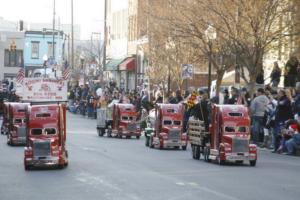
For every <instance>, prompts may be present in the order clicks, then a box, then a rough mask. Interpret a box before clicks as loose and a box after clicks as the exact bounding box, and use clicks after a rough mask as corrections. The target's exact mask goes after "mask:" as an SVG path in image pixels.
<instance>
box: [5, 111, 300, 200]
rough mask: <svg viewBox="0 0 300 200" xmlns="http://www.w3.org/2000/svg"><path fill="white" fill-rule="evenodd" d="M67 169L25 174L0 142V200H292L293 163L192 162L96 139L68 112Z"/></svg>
mask: <svg viewBox="0 0 300 200" xmlns="http://www.w3.org/2000/svg"><path fill="white" fill-rule="evenodd" d="M67 122H68V123H67V124H68V138H67V145H68V149H69V166H68V167H67V168H66V169H62V170H33V171H25V170H24V167H23V147H10V146H8V145H6V137H5V136H3V135H1V136H0V200H35V199H36V200H40V199H43V200H48V199H49V200H50V199H56V200H94V199H95V200H154V199H155V200H190V199H191V200H193V199H195V200H196V199H197V200H202V199H203V200H220V199H222V200H223V199H224V200H260V199H262V200H276V199H285V200H296V199H299V198H300V173H299V172H300V158H299V157H291V156H284V155H278V154H272V153H270V152H268V151H266V150H265V151H260V152H259V160H258V163H257V166H256V167H250V166H247V165H244V166H235V165H227V166H219V165H217V164H214V163H205V162H204V161H198V160H193V159H192V156H191V150H190V148H188V150H187V151H182V150H155V149H149V148H146V147H145V146H144V138H143V137H142V138H141V139H140V140H137V139H115V138H106V137H103V138H100V137H98V136H97V133H96V120H91V119H86V118H83V117H81V116H79V115H73V114H68V121H67Z"/></svg>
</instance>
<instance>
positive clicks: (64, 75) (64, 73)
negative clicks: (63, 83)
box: [62, 67, 71, 80]
mask: <svg viewBox="0 0 300 200" xmlns="http://www.w3.org/2000/svg"><path fill="white" fill-rule="evenodd" d="M62 75H63V79H64V80H68V79H69V78H70V75H71V71H70V68H69V67H67V68H65V70H64V71H63V74H62Z"/></svg>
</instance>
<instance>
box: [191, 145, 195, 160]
mask: <svg viewBox="0 0 300 200" xmlns="http://www.w3.org/2000/svg"><path fill="white" fill-rule="evenodd" d="M191 147H192V157H193V159H196V158H195V145H193V144H191Z"/></svg>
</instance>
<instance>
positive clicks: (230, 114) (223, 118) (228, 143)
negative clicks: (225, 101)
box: [204, 105, 257, 166]
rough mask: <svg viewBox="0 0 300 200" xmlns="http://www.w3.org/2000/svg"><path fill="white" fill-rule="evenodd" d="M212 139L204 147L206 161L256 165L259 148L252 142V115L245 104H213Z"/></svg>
mask: <svg viewBox="0 0 300 200" xmlns="http://www.w3.org/2000/svg"><path fill="white" fill-rule="evenodd" d="M209 132H210V141H209V143H208V144H207V145H206V147H205V148H204V159H205V160H206V161H210V160H216V161H217V162H218V163H219V164H224V163H225V162H235V163H240V164H242V163H244V162H249V163H250V165H251V166H255V165H256V160H257V148H256V145H255V144H250V117H249V115H248V109H247V107H245V106H243V105H213V106H212V115H211V124H210V130H209Z"/></svg>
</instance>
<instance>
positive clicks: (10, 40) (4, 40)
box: [0, 31, 24, 80]
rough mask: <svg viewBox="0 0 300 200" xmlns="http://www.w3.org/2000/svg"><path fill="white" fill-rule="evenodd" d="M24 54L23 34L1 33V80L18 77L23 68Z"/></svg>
mask: <svg viewBox="0 0 300 200" xmlns="http://www.w3.org/2000/svg"><path fill="white" fill-rule="evenodd" d="M23 53H24V33H23V32H16V31H15V32H11V31H9V32H5V31H2V32H0V80H3V79H14V78H15V77H16V74H17V72H18V70H19V69H20V67H22V66H23Z"/></svg>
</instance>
